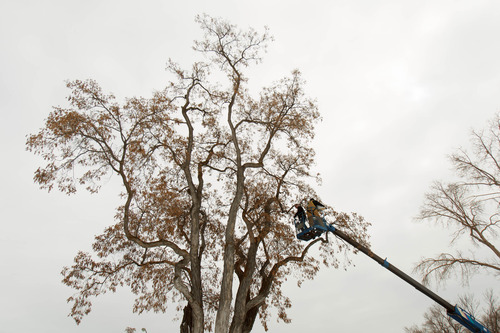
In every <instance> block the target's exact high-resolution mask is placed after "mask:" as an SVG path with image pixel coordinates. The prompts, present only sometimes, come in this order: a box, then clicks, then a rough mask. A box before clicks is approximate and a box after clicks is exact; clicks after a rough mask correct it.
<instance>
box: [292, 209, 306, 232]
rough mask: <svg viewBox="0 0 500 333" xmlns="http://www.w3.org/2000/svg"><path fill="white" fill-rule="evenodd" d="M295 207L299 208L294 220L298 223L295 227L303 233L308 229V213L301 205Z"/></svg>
mask: <svg viewBox="0 0 500 333" xmlns="http://www.w3.org/2000/svg"><path fill="white" fill-rule="evenodd" d="M294 207H295V208H297V212H296V213H295V215H294V216H293V217H294V220H295V221H296V223H295V226H296V228H297V230H298V232H301V231H302V230H303V229H305V228H306V219H307V218H306V212H305V210H304V208H302V206H301V205H299V204H296V205H295V206H294Z"/></svg>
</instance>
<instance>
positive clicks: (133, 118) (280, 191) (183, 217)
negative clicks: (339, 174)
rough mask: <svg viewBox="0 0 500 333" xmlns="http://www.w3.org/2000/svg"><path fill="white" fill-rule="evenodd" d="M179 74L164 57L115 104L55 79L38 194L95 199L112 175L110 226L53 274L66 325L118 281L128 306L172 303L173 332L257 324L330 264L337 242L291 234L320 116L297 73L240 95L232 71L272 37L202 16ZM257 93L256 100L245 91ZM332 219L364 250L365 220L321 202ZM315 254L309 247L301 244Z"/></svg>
mask: <svg viewBox="0 0 500 333" xmlns="http://www.w3.org/2000/svg"><path fill="white" fill-rule="evenodd" d="M196 21H197V22H198V23H199V24H200V26H201V28H202V30H203V31H204V33H205V36H204V38H203V39H202V40H201V41H197V42H195V44H194V49H195V50H196V51H199V52H200V53H201V54H203V55H204V56H205V58H204V60H203V61H199V62H195V63H194V64H193V65H192V67H191V68H190V69H182V68H181V67H180V66H179V65H177V64H176V63H174V62H173V61H170V62H169V63H168V70H169V71H170V73H171V74H172V77H173V80H172V81H171V82H170V83H169V84H168V85H167V86H166V87H165V88H164V89H161V90H158V91H156V92H154V94H153V95H152V97H150V98H144V97H131V98H126V99H125V100H124V101H123V102H119V101H117V99H116V98H115V96H113V95H112V94H106V93H104V92H103V90H102V89H101V87H100V86H99V85H98V83H97V82H95V81H93V80H83V81H82V80H75V81H71V82H68V84H67V86H68V88H69V89H70V91H71V92H70V95H69V97H68V101H69V106H67V107H54V108H53V111H52V112H51V113H50V114H49V116H48V118H47V120H46V122H45V126H44V127H43V128H42V129H41V130H40V131H39V132H38V133H36V134H33V135H30V136H29V137H28V139H27V149H28V150H30V151H32V152H34V153H36V154H39V155H41V156H42V157H43V159H44V160H45V161H46V164H45V165H44V166H42V167H40V168H39V169H38V170H36V172H35V176H34V180H35V182H36V183H38V184H39V185H40V187H41V188H43V189H47V190H49V191H50V190H51V189H53V188H57V189H58V190H60V191H62V192H64V193H67V194H73V193H75V192H76V191H77V189H78V188H80V187H85V188H86V189H87V190H88V191H90V192H92V193H97V192H98V191H99V189H100V187H101V186H102V185H103V179H105V178H103V177H105V176H107V175H110V174H112V175H115V176H117V177H118V178H119V179H120V182H121V186H122V189H123V190H122V192H121V199H122V203H121V205H120V206H119V207H117V208H116V221H115V223H114V224H112V225H110V226H109V227H108V228H106V230H105V231H104V232H103V233H102V234H100V235H98V236H96V237H95V241H94V243H93V253H86V252H79V253H78V254H77V255H76V257H75V260H74V263H73V265H72V266H70V267H66V268H64V270H63V272H62V274H63V277H64V278H63V282H64V283H65V284H66V285H68V286H70V287H72V288H74V289H75V290H76V293H75V294H74V295H73V296H71V297H70V298H69V299H68V301H69V302H70V303H71V304H72V308H71V313H70V314H71V316H72V317H73V318H74V319H75V320H76V322H77V323H79V322H80V321H81V320H82V318H83V316H84V315H86V314H88V313H89V312H90V310H91V305H92V299H93V298H94V297H95V296H98V295H100V294H103V293H105V292H107V291H115V290H116V289H117V288H119V287H123V286H126V287H128V288H130V290H131V291H132V292H133V293H134V294H136V295H137V298H136V301H135V304H134V307H133V309H134V311H136V312H139V313H141V312H143V311H150V310H153V311H163V312H164V311H166V309H167V305H168V304H176V305H177V307H176V308H177V310H178V311H181V310H182V311H183V312H182V313H183V317H182V321H181V324H180V327H181V332H202V331H204V330H208V331H215V332H228V331H229V332H249V331H251V330H252V328H253V325H254V322H255V320H256V318H257V317H259V318H260V321H261V323H262V324H263V325H264V327H265V328H266V329H267V321H268V319H269V315H270V311H269V309H271V308H272V307H274V308H276V309H277V314H278V316H279V318H281V319H282V320H283V321H284V322H290V319H289V318H288V316H287V314H286V310H287V308H289V307H290V306H291V302H290V300H289V298H288V297H287V296H286V295H284V294H283V292H282V286H283V283H284V282H285V281H286V280H287V278H288V277H289V276H293V277H294V278H296V279H297V281H298V283H299V285H300V283H301V282H302V281H303V280H305V279H312V278H314V276H315V274H316V273H317V271H318V270H319V268H320V266H321V264H325V265H327V266H333V267H338V266H339V265H342V264H344V265H346V264H348V263H349V261H348V259H344V258H346V257H345V254H346V252H348V251H349V248H348V247H347V246H345V244H343V243H342V242H340V241H337V240H333V241H332V240H330V241H327V240H326V239H325V238H317V239H315V240H313V241H311V242H309V243H305V242H300V241H298V240H297V239H296V238H295V232H294V230H293V226H292V224H291V223H290V221H291V215H290V209H291V207H293V204H295V203H300V202H301V201H302V200H303V199H305V198H311V197H316V193H315V192H314V190H313V186H312V185H311V184H314V181H315V179H316V178H317V176H316V175H314V173H313V172H312V167H313V162H314V149H313V148H312V145H311V142H312V141H311V140H312V139H313V137H314V133H315V125H316V124H317V122H318V121H319V120H320V114H319V112H318V109H317V106H316V103H315V101H314V100H312V99H310V98H308V97H307V96H306V95H305V93H304V80H303V79H302V77H301V74H300V72H299V71H298V70H294V71H292V72H291V74H290V75H289V76H287V77H285V78H282V79H281V80H278V81H276V82H274V83H273V84H271V85H270V86H268V87H265V88H263V89H262V90H261V91H260V93H259V94H256V95H253V94H251V92H250V91H249V90H248V81H249V79H250V78H249V77H247V76H246V73H245V70H246V69H247V68H248V67H249V66H251V65H254V64H256V63H259V62H260V60H261V54H262V53H263V51H265V49H266V46H267V44H268V43H269V42H270V41H271V39H272V38H271V37H270V35H269V33H268V31H267V29H266V30H264V32H262V33H259V32H257V31H255V30H253V29H247V30H241V29H239V28H238V27H236V26H235V25H233V24H230V23H228V22H226V21H224V20H222V19H215V18H211V17H209V16H206V15H201V16H198V17H197V19H196ZM254 96H256V97H254ZM328 214H329V216H330V219H331V221H332V222H333V221H336V223H337V224H338V225H339V226H341V227H342V229H343V230H345V231H346V232H347V233H349V234H350V235H351V236H352V237H353V238H355V239H357V240H358V241H360V242H363V243H364V244H367V239H368V236H367V233H366V228H367V226H368V223H367V222H366V221H364V219H363V218H362V217H361V216H359V215H357V214H354V213H351V214H346V213H342V212H337V211H335V210H333V209H331V208H330V209H329V212H328ZM313 247H315V248H317V250H316V251H315V254H316V255H317V256H313V255H311V254H310V253H311V251H310V250H311V248H313Z"/></svg>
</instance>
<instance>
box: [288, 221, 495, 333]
mask: <svg viewBox="0 0 500 333" xmlns="http://www.w3.org/2000/svg"><path fill="white" fill-rule="evenodd" d="M322 220H323V221H322V222H323V225H319V224H315V225H314V226H312V227H309V228H305V229H304V230H300V231H299V230H297V231H298V232H297V238H298V239H301V240H304V241H309V240H311V239H314V238H316V237H318V236H320V235H321V234H322V233H324V232H331V233H333V234H334V235H335V236H336V237H338V238H340V239H342V240H344V241H345V242H347V243H348V244H350V245H352V246H353V247H355V248H356V249H358V250H359V251H361V252H363V253H364V254H366V255H367V256H368V257H370V258H372V259H373V260H375V261H376V262H378V263H379V264H380V265H382V266H384V267H385V268H386V269H387V270H389V271H391V272H392V273H393V274H395V275H396V276H398V277H399V278H400V279H402V280H403V281H405V282H407V283H408V284H410V285H412V286H413V287H415V289H417V290H418V291H420V292H421V293H423V294H424V295H426V296H427V297H429V298H431V299H432V300H434V301H435V302H436V303H438V304H439V305H441V306H442V307H444V308H445V309H446V313H447V314H448V316H450V317H451V318H453V319H454V320H456V321H457V322H459V323H460V324H461V325H462V326H464V327H466V328H467V329H468V330H469V331H471V332H474V333H491V331H490V330H488V329H487V328H486V327H484V326H483V325H482V324H481V323H479V322H478V321H477V320H476V319H475V318H474V317H473V316H472V315H471V314H470V313H468V312H467V311H465V310H464V309H462V308H460V307H458V306H457V305H455V306H454V305H452V304H450V303H449V302H447V301H446V300H444V299H443V298H441V297H440V296H439V295H437V294H435V293H434V292H433V291H431V290H430V289H428V288H427V287H425V286H424V285H423V284H421V283H419V282H418V281H416V280H415V279H413V278H412V277H411V276H409V275H408V274H406V273H404V272H403V271H401V270H399V269H398V268H397V267H396V266H394V265H392V264H390V263H389V262H388V261H387V259H382V258H381V257H379V256H378V255H376V254H375V253H373V252H372V251H371V250H370V249H369V248H368V247H366V246H364V245H362V244H360V243H359V242H357V241H356V240H354V239H352V238H351V237H349V236H348V235H346V234H345V233H343V232H342V231H340V230H338V229H336V228H335V227H334V226H333V225H331V224H328V223H326V221H325V220H324V219H322ZM297 222H298V221H297V220H296V221H295V226H296V227H297V225H298V223H297Z"/></svg>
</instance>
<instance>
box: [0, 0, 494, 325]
mask: <svg viewBox="0 0 500 333" xmlns="http://www.w3.org/2000/svg"><path fill="white" fill-rule="evenodd" d="M199 13H207V14H209V15H212V16H220V17H224V18H227V19H229V20H230V21H232V22H234V23H237V24H239V25H240V26H242V27H248V26H253V27H255V28H257V29H259V28H261V27H263V26H264V25H267V26H269V28H270V29H271V32H272V34H273V35H274V36H275V42H274V43H273V44H272V46H271V47H270V48H269V52H268V54H267V56H266V58H265V61H264V63H263V64H262V65H261V67H260V69H257V70H256V71H255V75H256V76H255V77H254V82H255V83H254V84H255V86H259V85H261V84H267V83H269V82H271V81H273V80H275V79H278V78H280V77H282V76H283V75H286V74H288V73H289V72H290V71H291V70H292V69H294V68H299V69H300V70H301V71H302V73H303V76H304V78H305V79H306V80H307V82H308V85H307V89H308V92H309V95H310V96H312V97H315V98H317V100H318V104H319V106H320V110H321V112H322V115H323V118H324V121H323V123H322V124H321V125H320V126H319V127H318V129H317V132H318V135H317V141H316V146H317V151H318V165H317V169H318V171H319V172H320V173H321V174H322V175H323V185H322V187H320V188H319V192H320V193H321V194H322V198H323V199H324V201H326V202H327V203H328V204H331V205H333V206H334V207H335V208H337V209H338V210H343V211H355V212H358V213H359V214H361V215H364V216H365V217H366V219H368V220H369V221H371V222H372V223H373V226H372V228H371V234H372V248H373V250H374V251H375V252H376V253H378V254H380V255H381V256H383V257H385V256H387V257H388V260H389V261H390V262H391V263H393V264H395V265H396V266H398V267H399V268H401V269H402V270H404V271H406V272H408V273H411V271H412V267H413V265H414V263H415V262H416V261H418V260H419V258H421V257H423V256H432V255H434V254H436V253H439V252H442V251H449V250H450V248H449V246H448V241H449V238H448V236H447V234H446V232H445V231H443V230H441V229H438V228H435V227H431V226H430V225H428V224H420V223H416V222H415V221H414V220H413V218H414V217H415V216H416V215H417V213H418V208H419V206H420V205H421V203H422V199H423V195H424V193H425V192H426V191H427V189H428V188H429V185H430V184H431V182H432V181H433V180H435V179H443V178H447V177H450V169H449V164H448V163H447V160H446V154H449V153H451V152H452V151H453V149H455V148H457V147H459V146H462V145H466V144H467V139H468V135H469V132H470V130H471V128H481V127H483V126H485V124H486V122H487V120H488V119H490V118H492V117H493V115H494V114H495V112H498V111H500V94H499V92H500V37H499V35H500V2H499V1H496V0H474V1H468V0H467V1H465V0H441V1H435V0H432V1H431V0H420V1H406V0H380V1H374V0H349V1H348V0H330V1H326V0H324V1H314V0H311V1H292V0H288V1H272V0H267V1H262V0H254V1H245V2H243V1H229V0H226V1H202V0H196V1H184V2H181V1H167V0H162V1H160V0H152V1H148V0H145V1H141V2H139V1H130V0H122V1H118V0H109V1H108V0H100V1H97V0H86V1H71V0H64V1H63V0H60V1H55V0H45V1H36V0H15V1H14V0H0V50H1V52H0V112H1V122H0V148H1V152H2V156H3V157H2V164H1V166H0V168H1V172H0V177H1V178H0V184H1V186H2V191H0V208H1V210H0V212H1V215H0V216H1V218H0V223H1V233H0V253H1V255H2V260H1V263H2V266H1V268H0V332H1V333H3V332H5V333H7V332H34V331H37V332H123V331H124V329H125V327H127V326H132V327H137V328H142V327H146V328H147V329H148V332H150V333H155V332H166V331H177V330H178V323H173V324H172V323H171V319H172V317H173V314H172V313H173V312H170V313H167V314H151V315H149V314H148V315H141V316H137V315H135V314H132V313H131V305H132V300H131V297H130V295H129V294H128V293H126V292H119V293H118V294H116V295H106V296H105V297H103V298H101V299H98V300H96V301H95V302H94V304H95V306H94V310H93V312H92V313H91V314H90V315H89V316H88V317H87V318H85V319H84V321H83V323H82V324H81V325H80V326H79V327H77V326H76V325H75V324H74V322H73V321H72V319H70V318H67V317H66V315H67V313H68V311H69V306H68V305H67V304H66V303H65V299H66V297H68V296H69V295H70V294H71V292H72V291H71V290H69V289H68V288H66V287H65V286H63V285H62V284H61V283H60V279H61V276H60V273H59V272H60V270H61V268H62V267H63V266H64V265H69V264H71V262H72V258H73V256H74V255H75V254H76V252H77V250H79V249H84V250H85V249H88V248H89V245H90V243H91V242H92V239H93V236H94V235H95V234H98V233H100V232H101V231H102V230H103V229H104V227H105V226H107V225H109V224H110V223H112V217H113V214H114V206H115V205H116V202H117V198H116V193H115V188H114V187H113V185H112V182H110V185H109V186H108V187H105V188H104V189H103V191H102V192H101V193H100V194H99V195H98V196H90V195H88V194H85V193H84V192H81V193H79V194H78V195H77V196H73V197H66V196H63V195H61V194H59V193H55V192H54V193H50V194H47V193H45V192H43V191H40V190H38V188H37V187H36V186H35V185H34V184H33V183H32V180H31V179H32V173H33V171H34V170H35V169H36V168H37V166H38V165H39V164H40V163H41V161H40V160H39V159H37V158H36V157H34V156H32V155H30V154H29V153H28V152H25V151H24V142H25V135H26V134H28V133H33V132H35V131H37V130H38V128H39V127H41V126H42V122H43V120H44V118H45V117H46V115H47V114H48V112H49V111H50V107H51V106H52V105H60V104H64V102H65V99H64V98H65V96H66V93H67V91H66V89H65V88H64V81H65V80H67V79H77V78H79V79H85V78H93V79H96V80H98V81H99V82H100V83H101V85H102V86H103V87H104V89H106V90H108V91H112V92H114V93H115V94H116V95H118V96H132V95H142V96H148V95H149V93H150V92H151V91H152V90H154V89H159V88H161V87H163V86H164V84H165V82H166V80H167V74H166V72H165V71H164V68H165V63H166V61H167V59H168V58H172V59H174V60H177V61H179V62H180V63H183V64H186V65H187V64H189V63H190V61H191V59H192V57H193V53H192V51H191V45H192V41H193V40H194V39H195V38H198V37H199V35H200V33H199V29H198V26H197V25H196V24H195V22H194V17H195V15H196V14H199ZM354 262H355V264H356V267H351V268H349V269H348V270H347V271H343V270H333V269H332V270H323V271H322V272H321V273H320V274H319V276H318V277H317V279H316V280H315V281H314V282H309V283H306V284H304V285H303V287H302V288H300V289H299V288H297V287H296V286H295V284H294V283H293V282H290V283H289V284H288V285H287V286H286V290H287V292H288V294H289V295H290V296H291V298H292V301H293V302H294V307H293V308H292V310H291V311H290V314H291V317H292V318H293V322H292V324H290V325H285V324H282V323H281V324H278V323H276V322H275V320H274V319H273V320H272V323H271V331H272V332H303V331H305V330H311V331H312V330H315V331H317V332H335V331H339V332H367V331H369V332H389V333H396V332H402V331H403V327H404V326H409V325H411V324H413V323H419V322H421V320H422V314H423V312H424V311H425V309H426V308H427V307H428V306H430V305H431V304H432V302H431V301H430V300H428V299H426V297H425V296H422V295H420V294H419V293H418V292H417V291H416V290H415V289H413V288H411V287H409V286H407V285H405V284H404V283H403V282H400V281H398V279H397V278H396V277H394V276H392V275H391V274H390V273H389V272H387V271H385V270H384V269H383V268H380V267H379V266H378V265H377V264H376V263H374V262H371V261H370V260H369V259H366V258H364V257H362V256H361V255H359V256H356V257H355V258H354ZM497 285H498V282H496V281H495V279H494V278H493V277H490V276H481V277H478V278H475V279H473V280H472V281H471V284H470V286H469V287H462V286H461V285H460V284H458V283H456V282H453V281H449V282H447V283H446V284H445V286H443V287H440V288H439V289H438V292H439V293H440V294H442V295H443V297H445V298H447V299H448V300H449V301H450V302H455V300H456V297H457V295H458V294H461V293H464V292H466V291H471V292H473V293H476V294H478V295H481V294H482V293H483V291H484V290H485V289H486V288H487V287H490V288H496V289H497V290H498V288H497ZM433 288H434V289H435V286H433ZM174 308H175V306H171V307H170V309H171V311H173V310H174ZM255 331H256V332H263V329H262V328H261V327H257V328H256V329H255Z"/></svg>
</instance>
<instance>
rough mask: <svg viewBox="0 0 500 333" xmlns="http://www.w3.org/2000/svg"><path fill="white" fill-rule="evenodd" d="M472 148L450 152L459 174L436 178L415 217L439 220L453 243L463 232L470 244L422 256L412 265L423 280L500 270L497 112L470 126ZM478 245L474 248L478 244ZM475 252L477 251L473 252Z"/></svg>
mask: <svg viewBox="0 0 500 333" xmlns="http://www.w3.org/2000/svg"><path fill="white" fill-rule="evenodd" d="M471 144H472V148H471V149H470V150H467V149H459V150H458V151H457V152H456V153H454V154H452V155H451V156H450V159H451V162H452V163H453V167H454V170H455V171H456V175H457V176H458V180H457V181H455V182H452V183H446V184H445V183H442V182H436V183H435V184H434V185H433V187H432V191H431V192H430V193H428V194H427V195H426V198H425V202H424V205H423V207H422V209H421V212H420V216H419V218H420V219H421V220H430V221H434V222H435V223H438V224H442V225H444V226H446V227H447V228H449V229H450V231H451V232H452V236H453V238H452V243H454V242H455V241H456V240H458V239H459V238H464V237H465V238H468V239H469V240H470V241H471V242H472V244H473V246H474V247H475V248H473V250H471V251H467V252H466V251H464V249H463V248H459V249H457V251H456V253H441V254H440V255H438V256H437V257H435V258H426V259H423V260H422V261H421V262H420V263H419V264H418V265H417V266H416V270H417V271H419V272H420V273H421V274H422V275H423V277H424V282H428V280H429V278H430V277H431V276H435V277H436V279H437V280H442V279H446V278H448V277H450V274H454V273H458V274H460V275H461V278H462V279H463V281H464V282H467V281H468V278H469V277H470V276H471V274H473V273H475V272H477V271H479V270H483V271H485V272H491V273H493V274H494V275H496V276H498V275H499V274H500V248H499V247H498V236H499V235H498V232H499V228H500V215H499V213H500V211H499V208H500V118H499V116H498V115H497V117H496V118H495V119H494V120H493V121H491V122H490V123H489V126H488V128H486V129H485V130H483V131H473V132H472V137H471ZM478 248H479V249H480V250H481V251H477V249H478ZM476 253H479V254H478V255H476Z"/></svg>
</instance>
